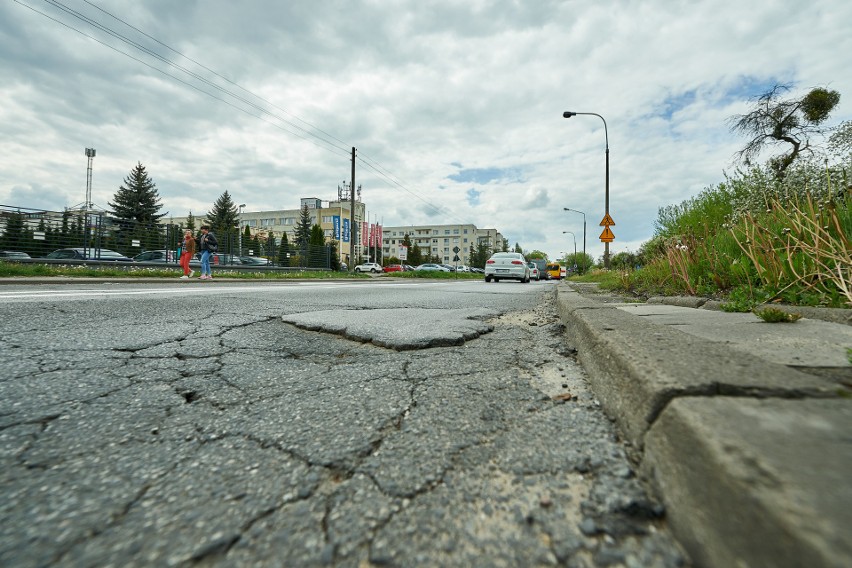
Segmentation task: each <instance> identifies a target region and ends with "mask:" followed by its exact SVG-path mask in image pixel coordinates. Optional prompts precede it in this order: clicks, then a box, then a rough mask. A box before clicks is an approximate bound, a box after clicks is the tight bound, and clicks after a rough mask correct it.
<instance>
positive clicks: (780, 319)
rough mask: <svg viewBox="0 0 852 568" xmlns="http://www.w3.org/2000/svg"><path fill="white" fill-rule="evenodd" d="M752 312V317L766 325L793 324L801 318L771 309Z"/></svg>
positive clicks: (797, 315)
mask: <svg viewBox="0 0 852 568" xmlns="http://www.w3.org/2000/svg"><path fill="white" fill-rule="evenodd" d="M753 311H754V315H756V316H757V317H759V318H760V319H762V320H763V321H765V322H767V323H793V322H796V321H799V320H800V319H801V317H802V315H801V314H791V313H787V312H785V311H782V310H779V309H778V308H772V307H768V308H763V309H755V310H753Z"/></svg>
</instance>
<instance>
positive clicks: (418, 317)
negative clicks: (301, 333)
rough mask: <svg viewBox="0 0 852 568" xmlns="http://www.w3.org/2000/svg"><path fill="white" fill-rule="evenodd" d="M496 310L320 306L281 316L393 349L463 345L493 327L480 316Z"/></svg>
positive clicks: (306, 326)
mask: <svg viewBox="0 0 852 568" xmlns="http://www.w3.org/2000/svg"><path fill="white" fill-rule="evenodd" d="M496 315H497V312H494V311H491V310H486V309H482V308H469V309H458V310H456V309H453V310H447V309H442V310H427V309H423V308H398V309H377V310H321V311H316V312H305V313H300V314H288V315H285V316H283V317H282V318H281V319H282V321H283V322H284V323H289V324H291V325H294V326H296V327H298V328H300V329H305V330H309V331H319V332H323V333H331V334H335V335H340V336H342V337H345V338H347V339H351V340H352V341H358V342H361V343H372V344H374V345H377V346H379V347H386V348H388V349H394V350H396V351H407V350H412V349H427V348H430V347H448V346H454V345H463V344H464V343H465V342H466V341H470V340H471V339H475V338H477V337H479V336H480V335H483V334H485V333H489V332H490V331H492V330H493V329H494V327H493V326H492V325H491V324H490V323H487V322H485V321H483V320H485V319H487V318H491V317H494V316H496Z"/></svg>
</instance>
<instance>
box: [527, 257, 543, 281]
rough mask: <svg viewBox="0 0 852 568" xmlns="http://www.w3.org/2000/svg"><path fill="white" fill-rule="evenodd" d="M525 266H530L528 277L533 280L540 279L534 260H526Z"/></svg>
mask: <svg viewBox="0 0 852 568" xmlns="http://www.w3.org/2000/svg"><path fill="white" fill-rule="evenodd" d="M527 266H529V267H530V279H531V280H535V281H539V280H541V275H540V274H539V272H538V266H536V265H535V263H534V262H528V263H527Z"/></svg>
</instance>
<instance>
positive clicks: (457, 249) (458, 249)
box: [453, 247, 461, 254]
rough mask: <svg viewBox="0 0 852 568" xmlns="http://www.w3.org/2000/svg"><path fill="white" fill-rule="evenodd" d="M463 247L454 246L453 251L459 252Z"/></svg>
mask: <svg viewBox="0 0 852 568" xmlns="http://www.w3.org/2000/svg"><path fill="white" fill-rule="evenodd" d="M460 250H461V249H460V248H459V247H453V252H454V253H456V254H458V253H459V251H460Z"/></svg>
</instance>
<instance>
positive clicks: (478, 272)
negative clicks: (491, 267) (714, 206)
mask: <svg viewBox="0 0 852 568" xmlns="http://www.w3.org/2000/svg"><path fill="white" fill-rule="evenodd" d="M470 271H471V272H476V273H477V274H485V269H484V268H476V267H475V266H471V267H470Z"/></svg>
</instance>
